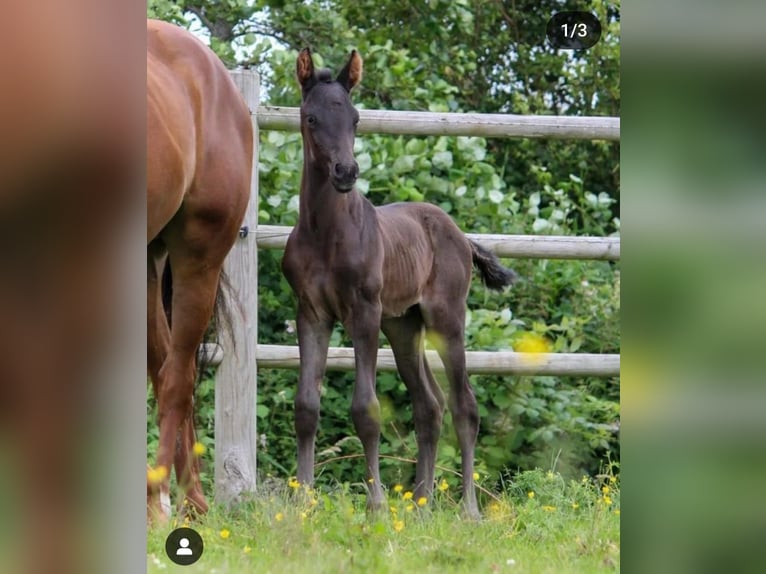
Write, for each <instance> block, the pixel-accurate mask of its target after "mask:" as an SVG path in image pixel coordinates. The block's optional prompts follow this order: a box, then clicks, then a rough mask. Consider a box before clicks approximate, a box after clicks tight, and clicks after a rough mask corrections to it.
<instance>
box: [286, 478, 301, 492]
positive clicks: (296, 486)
mask: <svg viewBox="0 0 766 574" xmlns="http://www.w3.org/2000/svg"><path fill="white" fill-rule="evenodd" d="M287 486H289V487H290V488H292V489H293V490H297V489H299V488H300V487H301V483H300V482H298V481H297V480H296V479H295V478H293V477H290V480H288V481H287Z"/></svg>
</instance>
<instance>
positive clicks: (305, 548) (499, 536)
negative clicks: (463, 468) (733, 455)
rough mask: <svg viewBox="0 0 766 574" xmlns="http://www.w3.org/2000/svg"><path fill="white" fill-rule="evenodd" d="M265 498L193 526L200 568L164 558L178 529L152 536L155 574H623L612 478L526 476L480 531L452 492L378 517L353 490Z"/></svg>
mask: <svg viewBox="0 0 766 574" xmlns="http://www.w3.org/2000/svg"><path fill="white" fill-rule="evenodd" d="M443 488H446V484H445V485H443ZM266 489H270V490H271V492H270V493H260V494H259V495H258V496H257V497H256V498H255V499H254V500H252V501H249V502H247V503H244V504H242V505H241V506H240V507H239V508H238V509H236V510H232V511H226V510H224V509H223V508H221V507H217V506H213V507H212V508H211V510H210V512H209V513H208V514H207V516H205V517H203V518H199V519H197V520H196V521H194V522H193V523H192V524H190V526H191V527H193V528H195V529H196V530H197V531H198V532H199V533H200V534H201V535H202V537H203V539H204V543H205V551H204V553H203V555H202V558H201V559H200V560H199V561H198V562H197V563H196V564H194V565H192V566H176V565H175V564H173V563H172V562H170V560H169V559H168V558H167V556H166V555H165V551H164V544H165V537H166V536H167V534H168V533H169V532H170V531H171V530H172V529H173V528H174V527H175V526H179V525H180V524H178V523H177V522H176V524H175V525H174V524H170V525H168V526H165V527H152V528H150V530H149V532H148V549H147V550H148V557H147V558H148V560H147V565H148V572H150V573H154V572H163V573H165V572H176V571H177V572H186V573H201V572H205V573H210V574H228V573H240V572H241V573H250V572H258V573H259V574H261V573H268V572H274V573H290V574H293V573H303V572H306V573H311V574H315V573H325V572H326V573H328V574H330V573H332V574H338V573H344V572H364V573H365V574H375V573H378V572H397V573H399V572H423V573H425V572H435V573H436V572H438V573H444V572H471V573H474V572H514V571H516V572H534V573H537V572H540V573H545V572H551V573H557V574H560V573H566V572H586V573H591V572H614V571H619V560H620V549H619V544H620V516H619V486H618V483H617V481H616V480H615V479H614V477H610V476H601V477H599V478H597V479H590V478H587V477H584V478H583V479H582V480H579V481H573V480H570V481H567V480H565V479H564V478H562V477H561V476H560V475H559V474H556V473H552V472H543V471H541V470H536V471H530V472H525V473H522V474H520V475H518V476H517V477H515V479H514V482H513V485H512V486H510V487H509V488H507V489H506V491H504V492H503V493H502V494H500V495H491V497H490V498H487V499H486V502H485V504H484V505H483V515H484V518H483V520H482V521H481V522H471V521H466V520H463V519H461V517H460V512H459V506H458V505H457V504H456V503H455V501H454V500H453V498H452V493H451V492H450V489H445V490H442V491H439V490H437V492H436V494H435V500H434V502H433V504H432V505H431V506H427V505H426V506H423V507H420V506H418V501H415V500H412V499H411V498H409V497H410V496H411V495H408V493H407V490H406V489H403V488H402V489H396V488H394V487H392V488H391V489H390V491H389V503H390V508H389V511H388V512H387V513H385V515H384V516H380V517H376V518H370V517H368V516H367V515H366V513H365V499H364V496H363V495H361V494H357V493H355V492H354V491H355V489H354V487H352V486H349V485H343V486H339V487H338V488H337V489H335V490H334V491H333V492H304V491H303V490H301V489H299V488H298V485H297V483H295V482H294V481H290V482H289V483H288V484H285V485H281V486H278V487H276V488H275V487H271V488H270V487H268V486H266V487H264V488H263V489H262V490H266ZM397 491H398V492H397Z"/></svg>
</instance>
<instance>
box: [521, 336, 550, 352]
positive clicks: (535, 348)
mask: <svg viewBox="0 0 766 574" xmlns="http://www.w3.org/2000/svg"><path fill="white" fill-rule="evenodd" d="M514 347H515V348H514V350H515V351H516V352H517V353H548V352H550V349H551V344H550V342H549V341H548V340H547V339H546V338H545V337H543V336H542V335H538V334H537V333H524V334H523V335H521V337H519V340H518V342H517V343H516V344H515V345H514Z"/></svg>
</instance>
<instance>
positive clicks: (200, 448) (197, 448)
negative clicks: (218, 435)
mask: <svg viewBox="0 0 766 574" xmlns="http://www.w3.org/2000/svg"><path fill="white" fill-rule="evenodd" d="M192 450H193V451H194V456H202V455H203V454H205V451H206V450H207V448H205V445H204V444H202V443H201V442H199V441H198V442H195V443H194V446H193V447H192Z"/></svg>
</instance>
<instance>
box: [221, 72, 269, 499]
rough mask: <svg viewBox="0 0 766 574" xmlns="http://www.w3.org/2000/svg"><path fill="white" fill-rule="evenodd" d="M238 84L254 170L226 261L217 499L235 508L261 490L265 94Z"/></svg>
mask: <svg viewBox="0 0 766 574" xmlns="http://www.w3.org/2000/svg"><path fill="white" fill-rule="evenodd" d="M231 77H232V79H233V80H234V83H236V84H237V87H238V88H239V89H240V91H241V92H242V94H243V96H244V98H245V101H246V102H247V105H248V106H249V108H250V113H251V118H252V123H253V139H254V148H253V152H254V153H253V171H252V182H251V186H250V194H251V195H250V204H249V205H248V208H247V213H246V214H245V220H244V221H243V223H242V226H243V228H242V231H241V232H240V238H239V239H238V240H237V242H236V243H235V245H234V247H233V248H232V250H231V252H230V253H229V256H228V257H227V259H226V263H225V265H224V270H225V271H226V273H227V274H228V276H229V280H230V282H231V287H232V291H233V293H234V294H235V297H236V299H235V302H234V304H233V305H232V314H233V321H232V334H233V336H234V341H236V344H234V341H232V340H231V339H229V337H228V335H227V334H222V346H223V360H222V361H221V365H220V367H219V368H218V371H217V373H216V387H215V498H216V501H217V502H221V503H224V504H227V505H228V504H231V503H233V502H237V501H239V500H240V499H241V498H242V497H243V495H245V496H248V495H250V494H251V493H253V492H254V491H255V482H256V446H257V433H256V427H255V412H256V400H257V399H256V397H257V377H256V374H257V373H256V346H257V344H258V247H257V245H256V229H257V227H258V122H257V121H256V117H255V113H256V110H257V109H258V101H259V96H260V78H259V76H258V74H257V73H256V72H255V71H252V70H237V71H232V72H231Z"/></svg>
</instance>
